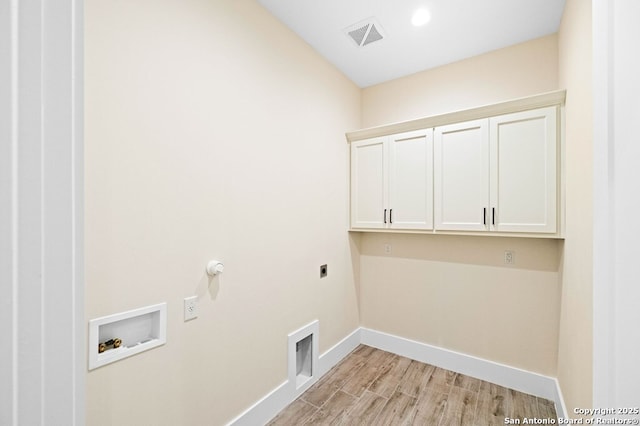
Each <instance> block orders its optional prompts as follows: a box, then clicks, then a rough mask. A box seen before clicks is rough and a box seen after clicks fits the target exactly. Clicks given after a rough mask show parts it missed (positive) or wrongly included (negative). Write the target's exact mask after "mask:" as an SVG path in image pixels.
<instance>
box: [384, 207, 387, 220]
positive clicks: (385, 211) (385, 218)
mask: <svg viewBox="0 0 640 426" xmlns="http://www.w3.org/2000/svg"><path fill="white" fill-rule="evenodd" d="M384 223H387V209H384Z"/></svg>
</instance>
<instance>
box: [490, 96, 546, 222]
mask: <svg viewBox="0 0 640 426" xmlns="http://www.w3.org/2000/svg"><path fill="white" fill-rule="evenodd" d="M556 116H557V108H556V107H549V108H541V109H536V110H533V111H524V112H518V113H514V114H507V115H501V116H499V117H493V118H491V119H490V120H489V135H490V141H491V142H490V149H491V160H490V163H491V191H490V192H491V200H490V205H491V208H492V218H491V219H492V220H491V228H492V230H495V231H507V232H545V233H554V232H556V221H557V209H556V203H557V186H558V185H557V169H558V168H557V158H556V157H557V141H556V139H557V130H556V128H557V126H556Z"/></svg>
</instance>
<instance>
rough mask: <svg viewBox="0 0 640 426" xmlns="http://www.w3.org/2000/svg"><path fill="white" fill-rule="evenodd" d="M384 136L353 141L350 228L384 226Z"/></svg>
mask: <svg viewBox="0 0 640 426" xmlns="http://www.w3.org/2000/svg"><path fill="white" fill-rule="evenodd" d="M384 140H385V138H376V139H369V140H364V141H359V142H354V143H352V144H351V227H352V228H383V227H385V226H386V225H385V223H384V217H383V214H384V209H385V208H386V207H385V205H386V204H387V200H386V194H387V154H386V152H385V149H386V145H385V143H384Z"/></svg>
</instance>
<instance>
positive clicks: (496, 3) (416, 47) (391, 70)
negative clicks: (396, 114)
mask: <svg viewBox="0 0 640 426" xmlns="http://www.w3.org/2000/svg"><path fill="white" fill-rule="evenodd" d="M258 2H260V3H261V4H262V5H263V6H264V7H265V8H266V9H267V10H269V11H270V12H271V13H272V14H273V15H274V16H276V17H277V18H278V19H279V20H280V21H282V22H283V23H284V24H285V25H286V26H288V27H289V28H291V29H292V30H293V31H294V32H296V33H297V34H298V35H299V36H300V37H302V38H303V39H304V40H305V41H306V42H307V43H309V44H310V45H311V46H312V47H313V48H314V49H315V50H316V51H318V52H319V53H320V54H321V55H322V56H324V57H325V58H326V59H327V60H328V61H329V62H331V63H333V64H334V65H335V66H336V67H337V68H338V69H340V70H341V71H342V72H343V73H344V74H345V75H346V76H347V77H349V78H350V79H351V80H353V81H354V82H355V83H356V84H357V85H358V86H360V87H367V86H371V85H374V84H378V83H382V82H385V81H388V80H393V79H395V78H398V77H402V76H405V75H409V74H413V73H415V72H418V71H422V70H425V69H429V68H433V67H437V66H440V65H444V64H447V63H451V62H455V61H459V60H461V59H464V58H468V57H471V56H475V55H479V54H482V53H485V52H489V51H491V50H496V49H500V48H503V47H507V46H510V45H513V44H517V43H522V42H524V41H527V40H532V39H534V38H538V37H542V36H544V35H548V34H552V33H555V32H556V31H557V30H558V26H559V25H560V19H561V17H562V12H563V10H564V3H565V0H258ZM419 7H426V8H427V9H429V11H430V12H431V16H432V18H431V21H430V22H429V23H428V24H427V25H425V26H423V27H414V26H412V25H411V15H412V14H413V12H414V11H415V10H416V9H418V8H419ZM371 17H374V18H375V19H376V20H377V21H378V22H379V23H380V25H381V26H382V29H383V31H384V35H385V38H384V39H382V40H380V41H378V42H374V43H371V44H370V45H368V46H365V47H358V46H357V45H356V44H355V43H354V41H353V40H352V39H351V38H349V37H348V36H347V35H346V33H345V32H344V29H345V28H347V27H350V26H351V25H353V24H355V23H357V22H360V21H363V20H366V19H368V18H371Z"/></svg>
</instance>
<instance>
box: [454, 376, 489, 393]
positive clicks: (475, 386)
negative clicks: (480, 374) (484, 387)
mask: <svg viewBox="0 0 640 426" xmlns="http://www.w3.org/2000/svg"><path fill="white" fill-rule="evenodd" d="M481 382H482V381H481V380H480V379H476V378H475V377H470V376H466V375H464V374H460V373H458V374H456V377H455V379H454V381H453V386H457V387H459V388H461V389H466V390H470V391H473V392H478V391H479V390H480V383H481Z"/></svg>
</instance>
